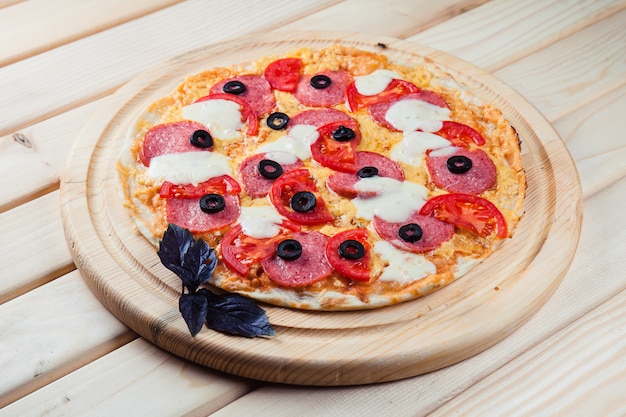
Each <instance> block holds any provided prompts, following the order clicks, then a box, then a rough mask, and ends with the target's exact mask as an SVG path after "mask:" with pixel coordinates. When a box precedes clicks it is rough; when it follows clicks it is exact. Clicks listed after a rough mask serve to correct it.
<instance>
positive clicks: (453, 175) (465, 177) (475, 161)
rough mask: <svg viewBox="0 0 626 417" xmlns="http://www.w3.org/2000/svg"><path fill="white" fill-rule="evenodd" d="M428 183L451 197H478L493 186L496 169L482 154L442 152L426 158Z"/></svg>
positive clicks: (489, 159)
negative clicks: (455, 194)
mask: <svg viewBox="0 0 626 417" xmlns="http://www.w3.org/2000/svg"><path fill="white" fill-rule="evenodd" d="M426 168H427V170H428V174H429V176H430V179H431V181H432V182H433V183H434V184H435V185H436V186H437V187H439V188H443V189H444V190H447V191H449V192H452V193H465V194H480V193H482V192H483V191H485V190H488V189H490V188H491V187H493V186H494V185H495V183H496V175H497V173H496V166H495V165H494V163H493V162H492V161H491V158H489V155H487V154H486V153H485V152H484V151H482V150H481V149H475V150H473V151H470V150H468V149H465V148H457V147H452V148H442V149H440V150H437V151H433V152H431V153H430V154H429V155H428V156H427V157H426Z"/></svg>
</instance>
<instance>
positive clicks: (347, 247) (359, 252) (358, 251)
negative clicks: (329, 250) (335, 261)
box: [337, 239, 365, 261]
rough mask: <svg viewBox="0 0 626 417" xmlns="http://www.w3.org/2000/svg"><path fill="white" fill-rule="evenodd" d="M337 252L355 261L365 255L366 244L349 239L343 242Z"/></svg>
mask: <svg viewBox="0 0 626 417" xmlns="http://www.w3.org/2000/svg"><path fill="white" fill-rule="evenodd" d="M337 252H338V253H339V256H341V257H342V258H345V259H350V260H351V261H355V260H357V259H361V258H362V257H364V256H365V246H363V244H362V243H361V242H359V241H358V240H353V239H348V240H344V241H343V242H341V245H339V249H337Z"/></svg>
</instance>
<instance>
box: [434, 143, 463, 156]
mask: <svg viewBox="0 0 626 417" xmlns="http://www.w3.org/2000/svg"><path fill="white" fill-rule="evenodd" d="M458 151H459V148H457V147H456V146H452V144H450V146H445V147H441V148H439V149H435V150H434V151H432V152H431V153H430V156H432V157H435V158H436V157H439V156H451V155H454V154H455V153H457V152H458Z"/></svg>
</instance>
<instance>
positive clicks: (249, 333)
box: [199, 289, 276, 337]
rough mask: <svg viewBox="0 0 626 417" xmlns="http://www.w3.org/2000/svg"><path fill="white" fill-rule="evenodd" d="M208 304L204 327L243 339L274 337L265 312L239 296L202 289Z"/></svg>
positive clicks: (201, 291)
mask: <svg viewBox="0 0 626 417" xmlns="http://www.w3.org/2000/svg"><path fill="white" fill-rule="evenodd" d="M199 293H202V294H205V295H206V297H207V300H208V303H209V306H208V314H207V317H206V325H207V327H208V328H210V329H213V330H217V331H219V332H222V333H227V334H232V335H239V336H245V337H255V336H274V335H275V334H276V332H275V331H274V329H273V328H272V326H271V325H270V322H269V319H268V318H267V316H266V315H265V310H263V309H262V308H261V307H259V306H257V305H256V304H255V303H254V301H252V300H250V299H248V298H246V297H243V296H241V295H239V294H231V293H226V294H220V295H217V294H214V293H212V292H210V291H208V290H205V289H202V290H200V291H199Z"/></svg>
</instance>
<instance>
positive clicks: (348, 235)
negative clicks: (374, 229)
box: [326, 229, 371, 281]
mask: <svg viewBox="0 0 626 417" xmlns="http://www.w3.org/2000/svg"><path fill="white" fill-rule="evenodd" d="M367 238H368V233H367V230H366V229H349V230H344V231H343V232H339V233H337V234H336V235H335V236H333V237H331V238H330V239H329V240H328V243H327V244H326V259H328V262H330V264H331V265H332V267H333V268H335V270H336V271H337V272H339V273H340V274H341V275H343V276H345V277H346V278H350V279H353V280H357V281H369V279H370V248H371V246H370V244H369V242H368V241H367ZM346 241H356V242H358V243H360V244H361V245H363V249H364V254H363V256H362V257H359V258H357V259H347V258H345V257H343V256H341V255H340V250H339V247H340V246H341V245H342V244H343V243H344V242H346ZM346 250H347V251H348V252H349V253H350V252H351V251H352V253H354V246H353V245H349V246H347V248H346Z"/></svg>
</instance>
